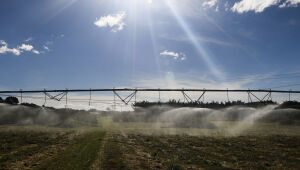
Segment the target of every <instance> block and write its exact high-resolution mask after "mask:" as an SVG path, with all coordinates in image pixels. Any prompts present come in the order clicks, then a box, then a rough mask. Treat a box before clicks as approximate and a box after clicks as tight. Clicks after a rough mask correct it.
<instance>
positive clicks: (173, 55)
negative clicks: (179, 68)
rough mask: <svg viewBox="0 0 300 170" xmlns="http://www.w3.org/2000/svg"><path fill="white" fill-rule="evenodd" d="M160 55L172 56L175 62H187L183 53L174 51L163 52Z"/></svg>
mask: <svg viewBox="0 0 300 170" xmlns="http://www.w3.org/2000/svg"><path fill="white" fill-rule="evenodd" d="M160 55H161V56H171V57H173V59H174V60H177V59H180V60H186V55H185V54H184V53H182V52H180V53H176V52H173V51H168V50H165V51H163V52H161V53H160Z"/></svg>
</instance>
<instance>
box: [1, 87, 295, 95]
mask: <svg viewBox="0 0 300 170" xmlns="http://www.w3.org/2000/svg"><path fill="white" fill-rule="evenodd" d="M114 91H115V92H157V91H158V92H247V93H248V92H252V93H253V92H267V93H289V94H291V93H300V91H294V90H264V89H257V90H255V89H253V90H250V89H246V90H245V89H237V90H234V89H233V90H227V89H136V88H118V89H116V88H114V89H63V90H16V91H0V94H16V93H21V94H24V93H45V92H46V93H70V92H114Z"/></svg>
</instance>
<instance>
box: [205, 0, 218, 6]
mask: <svg viewBox="0 0 300 170" xmlns="http://www.w3.org/2000/svg"><path fill="white" fill-rule="evenodd" d="M217 2H218V0H208V1H205V2H203V3H202V6H204V7H210V8H211V7H214V6H215V5H217Z"/></svg>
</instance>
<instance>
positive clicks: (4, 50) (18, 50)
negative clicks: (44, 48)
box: [0, 40, 40, 56]
mask: <svg viewBox="0 0 300 170" xmlns="http://www.w3.org/2000/svg"><path fill="white" fill-rule="evenodd" d="M0 45H2V46H0V54H6V53H12V54H14V55H16V56H19V55H21V54H22V53H23V52H24V51H28V52H30V51H31V52H32V53H34V54H40V52H39V51H38V50H36V49H34V47H33V46H32V45H30V44H21V46H18V47H17V48H9V47H8V44H7V43H6V42H5V41H4V40H0Z"/></svg>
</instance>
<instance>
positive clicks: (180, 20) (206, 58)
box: [165, 0, 224, 80]
mask: <svg viewBox="0 0 300 170" xmlns="http://www.w3.org/2000/svg"><path fill="white" fill-rule="evenodd" d="M165 2H166V3H167V6H168V7H169V8H170V10H171V12H172V14H173V15H174V17H175V18H176V20H177V22H178V23H179V24H180V26H181V27H182V29H183V31H184V32H185V34H186V35H187V36H188V38H189V39H190V40H191V42H192V44H193V45H194V47H195V48H196V50H197V52H198V54H199V55H200V57H201V58H202V59H203V60H204V62H205V64H206V65H207V67H208V68H209V70H210V71H211V72H212V73H213V75H214V76H215V77H216V78H217V79H219V80H222V79H224V74H223V73H222V71H221V69H218V66H217V65H216V64H215V63H214V62H213V60H212V59H211V56H209V55H208V53H207V51H206V49H204V48H203V46H202V45H201V44H200V42H199V41H198V40H197V39H196V36H195V35H194V33H193V31H192V30H191V28H190V27H189V26H188V24H187V23H186V22H185V21H184V19H183V18H182V16H181V15H180V14H179V13H178V11H177V9H176V7H175V6H174V5H173V3H172V2H171V1H170V0H166V1H165Z"/></svg>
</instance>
